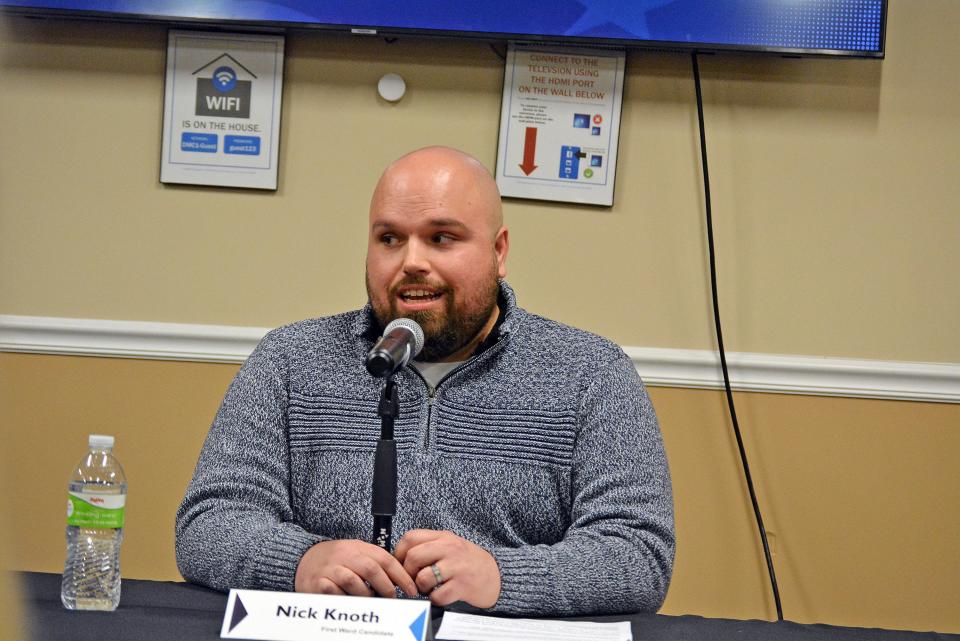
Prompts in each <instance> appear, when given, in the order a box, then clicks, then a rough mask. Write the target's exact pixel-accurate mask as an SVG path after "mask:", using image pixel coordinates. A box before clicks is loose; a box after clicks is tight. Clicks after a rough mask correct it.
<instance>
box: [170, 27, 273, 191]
mask: <svg viewBox="0 0 960 641" xmlns="http://www.w3.org/2000/svg"><path fill="white" fill-rule="evenodd" d="M283 47H284V37H283V36H260V35H250V34H225V33H200V32H196V31H175V30H173V31H170V33H169V36H168V41H167V78H166V85H165V92H164V101H163V103H164V108H163V140H162V143H161V149H162V151H161V162H160V182H164V183H181V184H189V185H212V186H217V187H247V188H251V189H276V188H277V159H278V153H277V152H278V148H279V142H280V106H281V95H282V93H283Z"/></svg>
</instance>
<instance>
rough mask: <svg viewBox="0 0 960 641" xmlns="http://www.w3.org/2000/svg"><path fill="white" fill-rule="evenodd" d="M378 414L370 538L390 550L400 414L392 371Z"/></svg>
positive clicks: (395, 503)
mask: <svg viewBox="0 0 960 641" xmlns="http://www.w3.org/2000/svg"><path fill="white" fill-rule="evenodd" d="M377 414H379V416H380V440H379V441H377V453H376V455H375V458H374V460H373V500H372V501H371V505H370V511H371V512H372V514H373V541H372V542H373V544H374V545H378V546H380V547H382V548H383V549H384V550H386V551H387V552H390V551H391V547H392V541H391V538H392V536H393V517H394V515H395V514H396V513H397V442H396V441H395V440H393V423H394V421H395V420H396V419H397V417H398V416H400V401H399V400H397V384H396V383H394V382H393V375H392V374H391V375H390V376H387V384H386V385H385V386H384V388H383V392H382V393H381V395H380V404H379V405H378V406H377Z"/></svg>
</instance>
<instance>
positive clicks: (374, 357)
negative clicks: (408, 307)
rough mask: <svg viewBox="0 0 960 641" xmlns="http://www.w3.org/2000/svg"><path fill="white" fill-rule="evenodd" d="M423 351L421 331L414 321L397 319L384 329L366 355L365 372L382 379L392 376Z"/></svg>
mask: <svg viewBox="0 0 960 641" xmlns="http://www.w3.org/2000/svg"><path fill="white" fill-rule="evenodd" d="M421 349H423V330H422V329H420V325H418V324H417V322H416V321H414V320H411V319H409V318H397V319H394V320H392V321H390V323H389V324H388V325H387V326H386V328H384V330H383V336H381V337H380V340H378V341H377V344H376V345H374V346H373V349H371V350H370V352H369V353H368V354H367V360H366V365H367V371H368V372H370V374H371V375H373V376H375V377H377V378H382V377H384V376H393V375H394V374H395V373H397V372H398V371H399V370H400V369H402V368H403V366H404V365H406V364H407V363H408V362H410V359H412V358H413V357H415V356H416V355H417V354H419V353H420V350H421Z"/></svg>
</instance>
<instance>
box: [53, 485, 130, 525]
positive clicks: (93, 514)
mask: <svg viewBox="0 0 960 641" xmlns="http://www.w3.org/2000/svg"><path fill="white" fill-rule="evenodd" d="M126 500H127V496H126V495H125V494H97V493H94V492H69V493H68V494H67V525H73V526H76V527H95V528H121V527H123V506H124V504H125V503H126Z"/></svg>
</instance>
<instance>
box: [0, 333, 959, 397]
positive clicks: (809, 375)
mask: <svg viewBox="0 0 960 641" xmlns="http://www.w3.org/2000/svg"><path fill="white" fill-rule="evenodd" d="M267 331H269V328H264V327H235V326H230V325H188V324H181V323H153V322H143V321H117V320H93V319H79V318H51V317H45V316H12V315H6V316H4V315H0V351H5V352H22V353H31V354H62V355H81V356H103V357H114V358H144V359H155V360H175V361H192V362H202V363H242V362H243V361H244V359H246V358H247V356H249V354H250V352H251V351H252V350H253V348H254V346H256V344H257V342H258V341H259V340H260V338H262V337H263V335H264V334H265V333H266V332H267ZM623 349H624V351H626V353H627V354H628V355H629V356H630V358H631V359H632V360H633V363H634V365H635V366H636V368H637V371H638V372H639V373H640V376H641V377H643V380H644V381H645V382H646V383H647V384H648V385H651V386H662V387H685V388H700V389H721V388H723V376H722V374H721V369H720V358H719V356H718V354H717V353H716V352H712V351H708V350H689V349H665V348H657V347H630V346H625V347H624V348H623ZM727 365H728V368H729V371H730V379H731V385H732V387H733V388H734V389H736V390H746V391H755V392H777V393H781V394H810V395H817V396H846V397H854V398H877V399H894V400H914V401H932V402H941V403H960V364H957V363H910V362H900V361H877V360H864V359H850V358H831V357H825V356H789V355H778V354H751V353H742V352H731V353H728V354H727Z"/></svg>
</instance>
